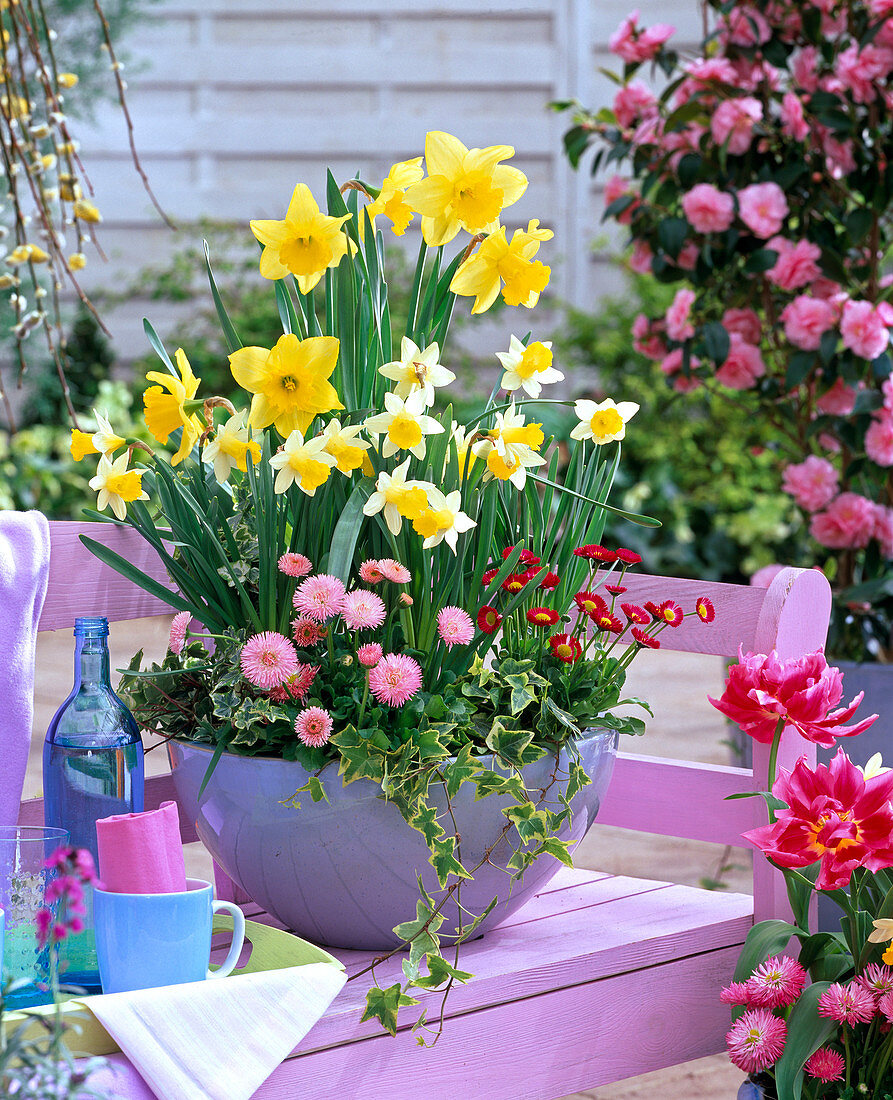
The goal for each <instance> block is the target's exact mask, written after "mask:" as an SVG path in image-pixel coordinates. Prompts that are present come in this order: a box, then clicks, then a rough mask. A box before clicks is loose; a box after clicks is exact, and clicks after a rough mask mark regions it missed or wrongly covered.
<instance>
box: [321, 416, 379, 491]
mask: <svg viewBox="0 0 893 1100" xmlns="http://www.w3.org/2000/svg"><path fill="white" fill-rule="evenodd" d="M362 430H363V426H362V424H345V425H344V427H343V428H342V426H341V421H340V420H339V419H338V418H337V417H333V418H332V419H331V420H330V421H329V422H328V424H326V426H325V428H324V429H323V433H322V438H323V439H324V440H325V449H326V453H327V454H330V455H331V456H332V458H334V460H335V466H336V467H337V468H338V469H339V470H340V471H341V473H342V474H346V475H347V477H350V475H351V474H352V473H353V471H354V470H358V469H360V468H363V472H364V473H365V466H364V460H365V461H368V459H367V457H366V451H367V450H368V449H369V448H370V447H371V446H372V444H371V443H369V442H368V441H367V440H365V439H358V438H357V436H358V435H359V434H360V432H361V431H362ZM369 469H370V473H371V470H372V467H371V464H370V467H369Z"/></svg>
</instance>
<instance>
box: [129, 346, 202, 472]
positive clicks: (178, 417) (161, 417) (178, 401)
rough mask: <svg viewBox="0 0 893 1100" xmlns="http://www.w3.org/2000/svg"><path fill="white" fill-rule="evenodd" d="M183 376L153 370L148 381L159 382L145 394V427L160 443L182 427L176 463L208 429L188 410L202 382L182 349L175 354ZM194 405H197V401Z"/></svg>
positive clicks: (173, 461)
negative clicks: (193, 371) (188, 405)
mask: <svg viewBox="0 0 893 1100" xmlns="http://www.w3.org/2000/svg"><path fill="white" fill-rule="evenodd" d="M174 359H175V361H176V364H177V370H178V371H179V372H180V377H179V378H177V376H176V375H173V374H169V373H167V372H166V371H158V370H151V371H149V373H148V374H147V375H146V378H147V380H148V381H149V382H157V383H158V385H157V386H150V387H149V388H148V389H147V390H146V392H145V393H144V394H143V410H144V416H145V420H146V426H147V427H148V429H149V431H150V432H151V433H152V435H153V436H154V437H155V438H156V439H157V440H158V442H159V443H167V440H168V436H169V435H170V434H171V432H174V431H176V430H177V428H182V429H183V434H182V436H181V437H180V446H179V448H178V450H177V453H176V454H175V455H174V457H173V458H172V459H171V466H176V465H178V464H179V463H180V462H182V461H183V459H184V458H185V457H186V456H187V455H188V454H189V452H190V451H191V450H192V448H193V447H194V446H195V444H196V443H197V442H198V440H199V437H200V436H201V434H202V432H203V431H204V430H205V426H204V424H203V423H202V422H201V420H199V418H198V417H197V416H196V415H195V413H193V412H190V411H188V410H187V407H186V406H187V402H188V403H189V404H190V405H192V404H193V399H194V397H195V391H196V390H197V389H198V387H199V383H200V382H201V379H200V378H196V377H195V375H194V374H193V373H192V367H190V365H189V360H188V359H187V358H186V354H185V352H184V351H183V349H182V348H177V351H176V353H175V355H174ZM165 391H167V392H165ZM195 404H198V403H197V402H196V403H195Z"/></svg>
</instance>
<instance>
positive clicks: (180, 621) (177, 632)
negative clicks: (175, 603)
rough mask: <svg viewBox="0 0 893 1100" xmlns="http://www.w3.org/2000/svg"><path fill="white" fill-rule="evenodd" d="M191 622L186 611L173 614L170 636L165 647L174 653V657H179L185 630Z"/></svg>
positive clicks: (184, 638)
mask: <svg viewBox="0 0 893 1100" xmlns="http://www.w3.org/2000/svg"><path fill="white" fill-rule="evenodd" d="M191 622H192V615H191V614H190V613H189V612H188V611H178V612H177V614H176V615H174V620H173V622H172V623H171V632H170V637H169V638H168V641H167V648H168V649H169V650H170V651H171V653H173V654H174V656H175V657H179V656H180V654H181V653H182V652H183V646H184V645H185V644H186V631H187V630H188V629H189V624H190V623H191Z"/></svg>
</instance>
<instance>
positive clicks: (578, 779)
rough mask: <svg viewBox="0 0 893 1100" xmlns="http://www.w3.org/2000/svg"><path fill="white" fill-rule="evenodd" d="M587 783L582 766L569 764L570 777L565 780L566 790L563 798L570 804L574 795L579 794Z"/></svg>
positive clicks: (588, 780)
mask: <svg viewBox="0 0 893 1100" xmlns="http://www.w3.org/2000/svg"><path fill="white" fill-rule="evenodd" d="M589 783H590V779H589V776H588V775H587V773H586V769H585V768H584V767H583V765H582V764H571V767H570V775H569V776H568V780H567V790H566V791H565V798H566V799H567V800H568V802H570V800H571V799H572V798H573V797H574V795H575V794H579V792H580V791H582V790H583V788H584V787H588V786H589Z"/></svg>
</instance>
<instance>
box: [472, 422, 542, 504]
mask: <svg viewBox="0 0 893 1100" xmlns="http://www.w3.org/2000/svg"><path fill="white" fill-rule="evenodd" d="M544 438H545V437H544V436H543V430H542V426H541V425H540V424H527V423H525V420H524V414H523V413H519V412H516V411H515V403H514V401H513V402H512V403H511V405H509V407H508V409H506V411H505V412H504V413H502V412H498V413H496V424H495V425H494V427H493V428H492V429H491V430H490V432H489V433H488V436H487V438H486V439H482V440H481V441H480V442H479V443H475V444H474V446H473V447H472V450H473V451H474V453H475V454H476V455H477V456H478V458H484V459H486V461H487V473H486V474H485V475H484V476H485V477H486V478H488V479H489V478H490V477H497V478H499V480H500V481H510V482H511V483H512V485H514V486H515V488H516V489H523V488H524V486H525V485H526V484H527V471H528V469H532V468H534V467H536V466H542V465H543V464H544V463H545V461H546V460H545V459H544V458H543V457H542V455H539V454H537V453H536V452H537V451H538V450H539V449H540V447H542V445H543V441H544Z"/></svg>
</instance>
